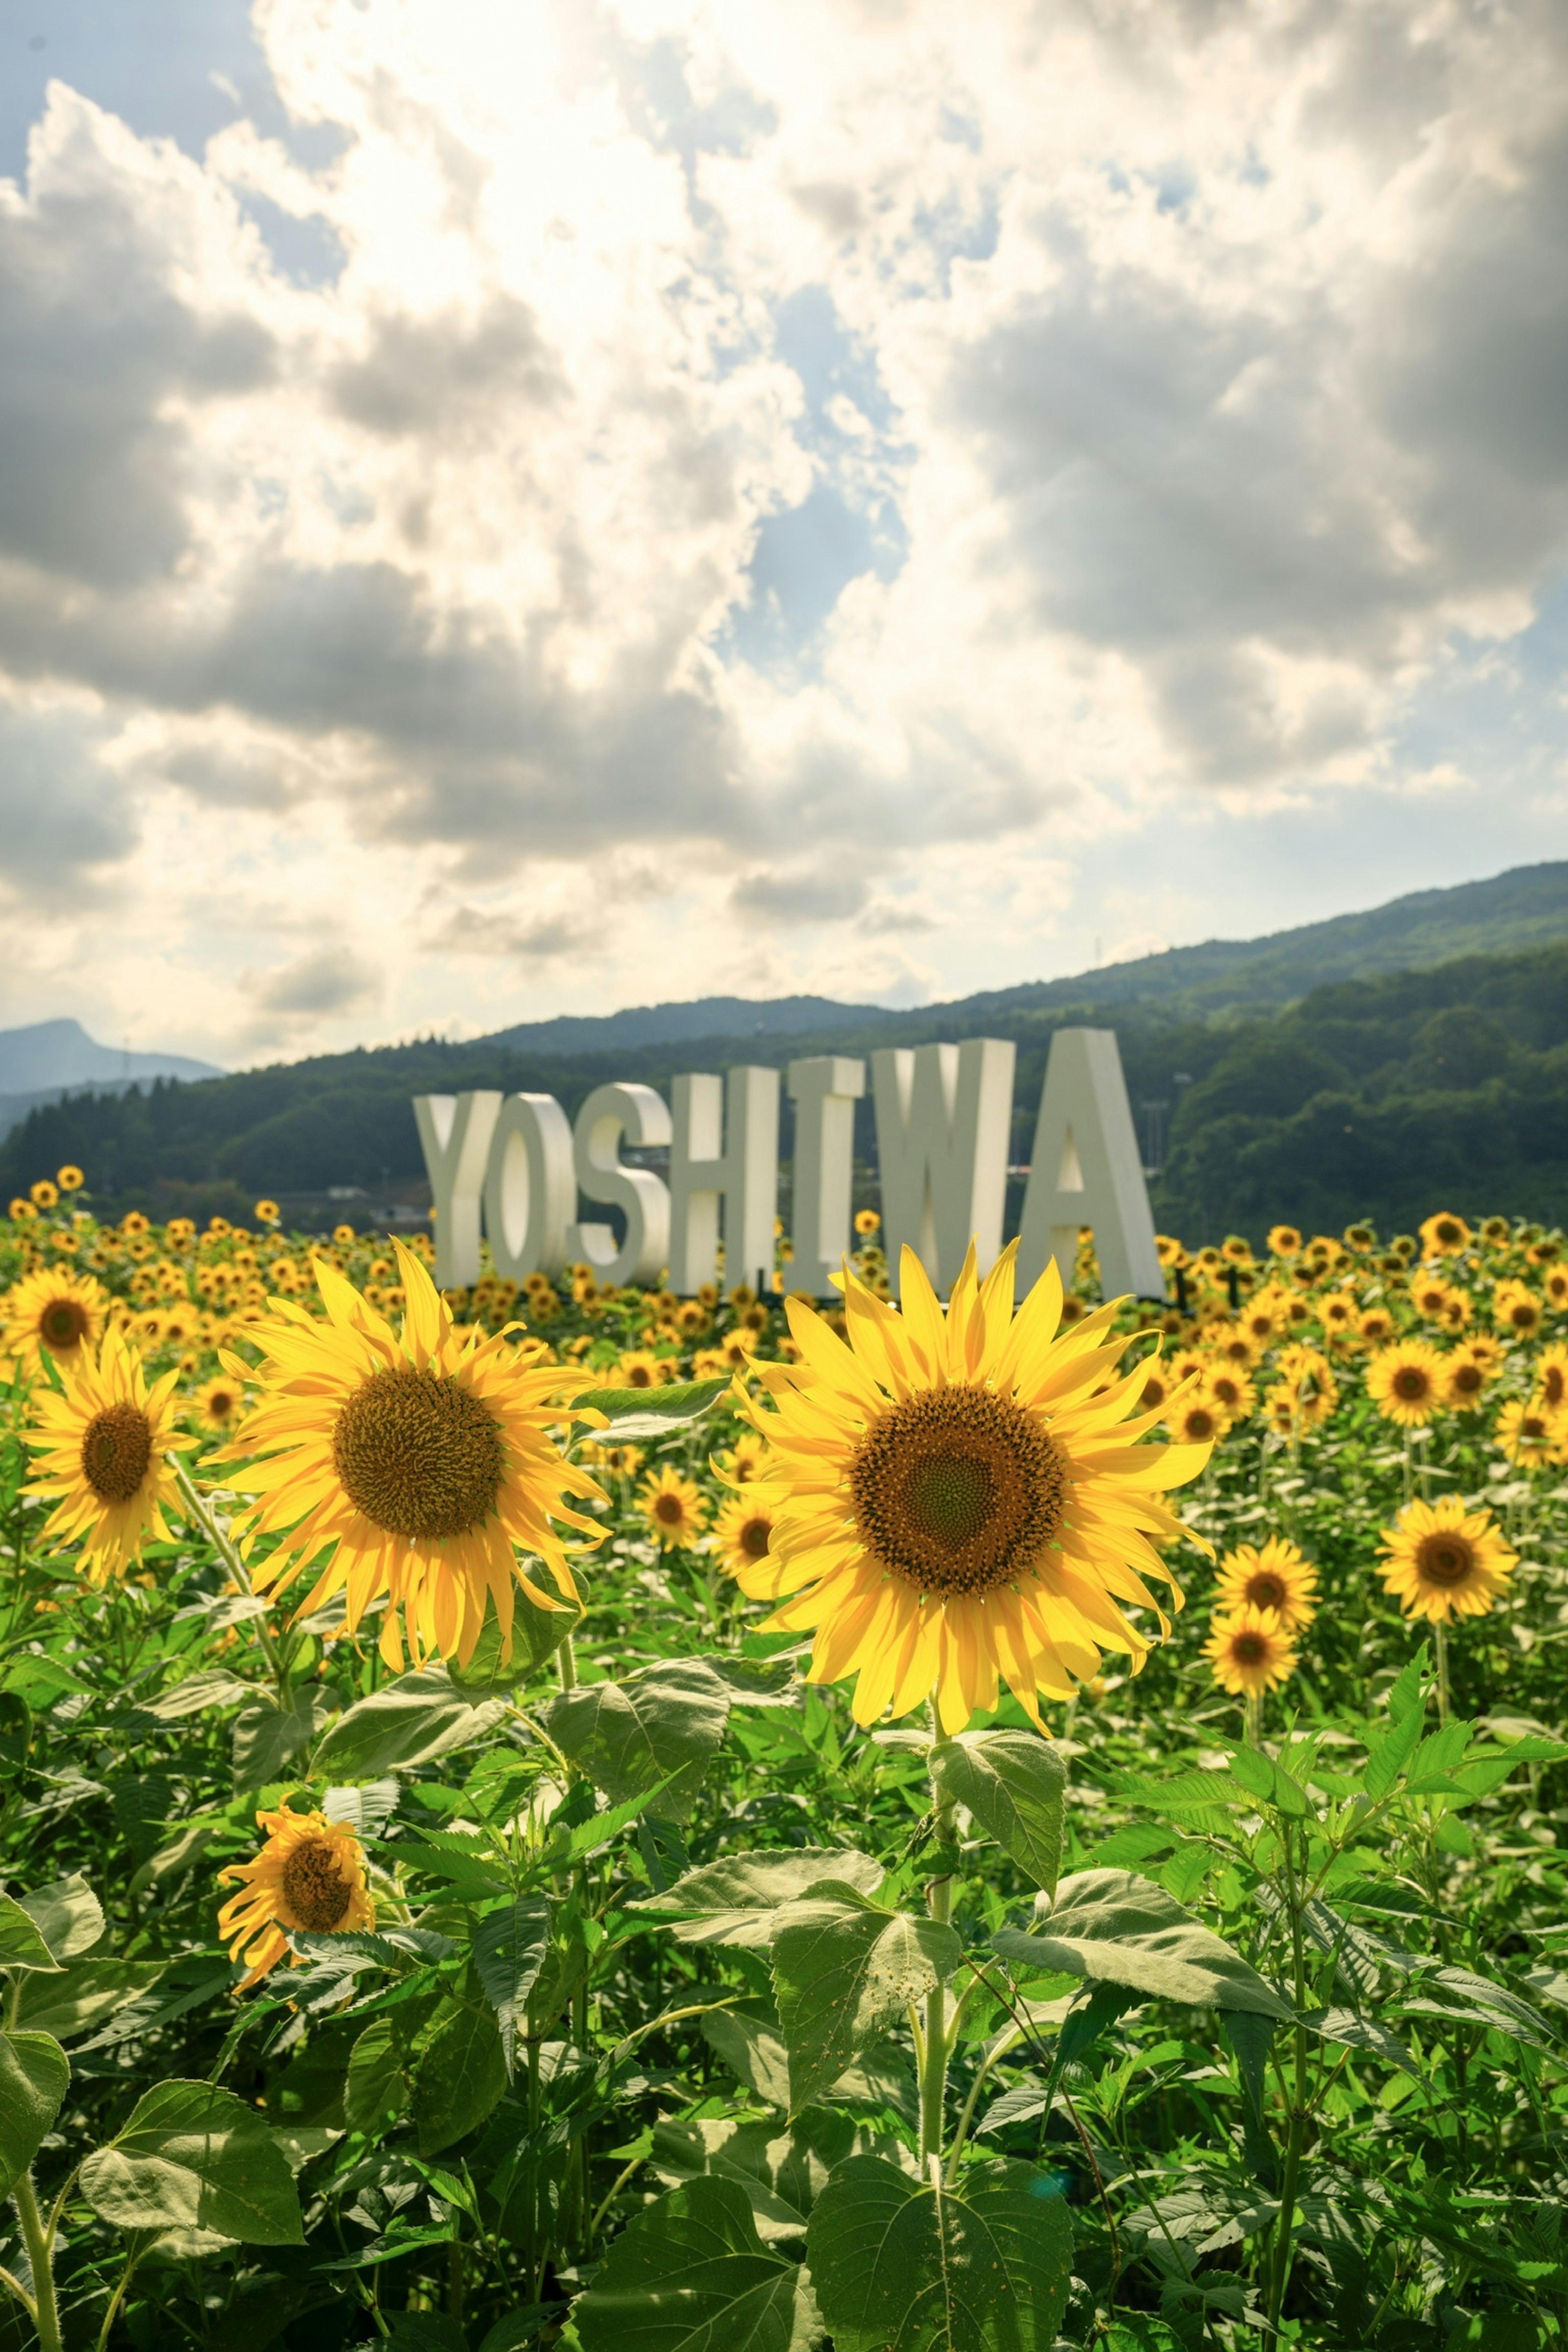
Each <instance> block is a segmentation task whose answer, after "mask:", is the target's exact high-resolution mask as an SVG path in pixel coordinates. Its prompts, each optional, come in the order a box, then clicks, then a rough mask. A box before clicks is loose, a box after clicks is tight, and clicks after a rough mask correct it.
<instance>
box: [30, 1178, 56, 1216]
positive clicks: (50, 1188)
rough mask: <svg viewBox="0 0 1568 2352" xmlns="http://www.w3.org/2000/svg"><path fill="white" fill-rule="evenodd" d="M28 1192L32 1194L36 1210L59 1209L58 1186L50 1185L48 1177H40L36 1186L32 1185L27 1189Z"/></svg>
mask: <svg viewBox="0 0 1568 2352" xmlns="http://www.w3.org/2000/svg"><path fill="white" fill-rule="evenodd" d="M27 1190H28V1192H30V1193H31V1194H32V1197H33V1205H34V1207H35V1208H38V1209H53V1208H56V1207H58V1203H59V1197H60V1196H59V1192H58V1189H57V1188H56V1186H54V1185H53V1184H51V1183H50V1181H49V1180H48V1178H47V1176H40V1177H39V1179H38V1181H37V1183H36V1184H30V1185H29V1186H28V1187H27Z"/></svg>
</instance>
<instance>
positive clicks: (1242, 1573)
mask: <svg viewBox="0 0 1568 2352" xmlns="http://www.w3.org/2000/svg"><path fill="white" fill-rule="evenodd" d="M1215 1608H1216V1609H1217V1610H1218V1611H1219V1612H1221V1614H1222V1615H1225V1616H1233V1615H1236V1614H1237V1613H1239V1612H1241V1611H1243V1610H1247V1609H1253V1610H1257V1611H1258V1612H1261V1613H1263V1614H1265V1615H1268V1616H1272V1617H1273V1618H1274V1619H1275V1620H1276V1622H1278V1624H1279V1630H1280V1632H1281V1633H1300V1632H1301V1630H1302V1629H1303V1627H1305V1626H1308V1625H1310V1623H1311V1622H1312V1620H1313V1618H1314V1617H1315V1616H1316V1615H1317V1613H1318V1571H1317V1570H1316V1569H1315V1568H1314V1567H1313V1566H1312V1564H1311V1562H1310V1560H1309V1559H1306V1558H1305V1557H1304V1555H1303V1554H1302V1553H1301V1552H1300V1550H1299V1549H1297V1547H1296V1546H1295V1545H1294V1544H1293V1543H1289V1542H1287V1540H1286V1538H1284V1537H1283V1536H1270V1537H1269V1538H1268V1542H1267V1543H1266V1544H1264V1545H1263V1547H1262V1548H1261V1549H1259V1548H1258V1546H1257V1545H1256V1544H1237V1547H1236V1549H1235V1550H1234V1551H1227V1552H1226V1555H1225V1558H1224V1559H1222V1560H1221V1561H1220V1564H1219V1580H1218V1582H1217V1584H1216V1585H1215Z"/></svg>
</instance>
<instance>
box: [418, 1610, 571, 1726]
mask: <svg viewBox="0 0 1568 2352" xmlns="http://www.w3.org/2000/svg"><path fill="white" fill-rule="evenodd" d="M583 1616H584V1612H583V1611H582V1610H581V1609H574V1608H571V1607H569V1606H568V1605H567V1604H566V1603H565V1602H563V1604H562V1606H561V1607H560V1608H559V1609H536V1608H535V1607H534V1604H533V1603H532V1601H530V1600H528V1599H527V1598H526V1597H525V1595H523V1594H522V1593H521V1592H520V1593H519V1594H518V1595H517V1597H516V1601H515V1603H514V1605H513V1608H512V1612H511V1650H510V1656H508V1657H506V1658H505V1659H503V1658H502V1656H501V1648H502V1644H501V1632H500V1619H499V1618H498V1617H497V1615H496V1612H495V1603H494V1602H493V1601H491V1602H490V1603H489V1604H488V1606H487V1607H486V1610H485V1622H484V1623H483V1625H482V1626H481V1627H480V1629H479V1640H478V1642H477V1643H475V1645H474V1654H473V1656H472V1657H471V1658H470V1659H469V1660H468V1664H467V1665H466V1666H465V1665H459V1664H458V1661H457V1660H456V1659H455V1658H454V1659H452V1660H451V1661H449V1663H448V1665H447V1672H448V1673H449V1674H450V1675H451V1677H452V1680H453V1682H454V1683H455V1684H456V1685H457V1687H458V1690H460V1691H462V1692H463V1693H464V1694H465V1696H467V1697H468V1698H469V1699H471V1700H473V1701H474V1702H475V1703H476V1704H478V1703H479V1701H480V1700H483V1699H487V1698H504V1697H505V1696H506V1695H507V1693H508V1692H509V1691H513V1690H516V1689H517V1688H518V1686H519V1685H520V1684H522V1683H525V1682H527V1680H528V1678H529V1676H530V1675H533V1674H537V1672H538V1671H539V1668H540V1667H541V1666H542V1665H543V1664H544V1663H545V1661H546V1659H547V1658H552V1657H553V1656H554V1655H555V1653H556V1651H557V1650H558V1649H559V1648H560V1647H561V1644H562V1643H563V1641H564V1640H565V1639H566V1636H567V1634H568V1633H575V1632H576V1630H577V1628H578V1626H579V1625H580V1624H581V1623H582V1622H583Z"/></svg>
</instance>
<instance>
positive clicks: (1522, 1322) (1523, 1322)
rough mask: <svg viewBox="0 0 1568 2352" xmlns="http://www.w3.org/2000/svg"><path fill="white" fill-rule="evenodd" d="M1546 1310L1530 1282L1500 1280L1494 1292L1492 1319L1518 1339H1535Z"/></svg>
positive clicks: (1501, 1329) (1502, 1329) (1500, 1328)
mask: <svg viewBox="0 0 1568 2352" xmlns="http://www.w3.org/2000/svg"><path fill="white" fill-rule="evenodd" d="M1544 1313H1545V1310H1544V1308H1543V1307H1542V1303H1541V1301H1540V1299H1539V1298H1538V1297H1536V1295H1535V1293H1534V1291H1533V1290H1531V1288H1530V1286H1529V1285H1528V1284H1526V1283H1522V1282H1500V1283H1499V1284H1498V1286H1497V1288H1496V1289H1495V1290H1494V1291H1493V1293H1492V1321H1493V1322H1494V1323H1495V1324H1496V1325H1497V1327H1498V1328H1499V1330H1500V1331H1507V1332H1509V1333H1510V1334H1511V1335H1512V1336H1513V1338H1515V1339H1533V1338H1534V1336H1535V1334H1536V1332H1537V1331H1539V1330H1540V1328H1541V1325H1542V1318H1543V1316H1544Z"/></svg>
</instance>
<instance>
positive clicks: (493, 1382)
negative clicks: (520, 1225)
mask: <svg viewBox="0 0 1568 2352" xmlns="http://www.w3.org/2000/svg"><path fill="white" fill-rule="evenodd" d="M394 1247H395V1249H396V1251H397V1254H398V1259H399V1264H400V1267H401V1271H402V1276H403V1288H404V1290H405V1295H406V1298H407V1312H406V1314H405V1317H404V1321H403V1328H402V1332H401V1334H398V1333H395V1332H394V1330H393V1329H392V1327H391V1326H390V1324H388V1323H387V1322H386V1321H385V1320H384V1318H382V1317H381V1316H380V1315H378V1314H377V1313H376V1312H375V1310H374V1307H370V1306H368V1305H367V1304H366V1302H365V1301H364V1299H363V1298H362V1297H360V1295H359V1293H358V1292H357V1291H356V1290H355V1289H354V1288H353V1286H352V1284H350V1283H349V1282H348V1281H347V1280H346V1279H345V1277H344V1276H342V1275H341V1274H339V1273H337V1272H336V1270H335V1269H334V1268H333V1267H331V1266H330V1265H326V1264H325V1262H324V1261H323V1260H321V1259H318V1260H317V1261H316V1262H315V1268H316V1282H317V1286H318V1288H319V1290H320V1292H321V1303H322V1305H323V1306H324V1307H325V1308H326V1311H327V1319H326V1320H325V1322H322V1321H321V1320H319V1319H318V1318H315V1317H313V1316H312V1315H310V1313H309V1312H308V1310H307V1309H306V1308H305V1307H302V1306H299V1305H297V1304H295V1302H294V1301H292V1300H290V1299H282V1298H280V1299H279V1300H278V1301H277V1302H276V1303H275V1306H274V1309H273V1312H272V1314H271V1316H270V1317H268V1318H266V1319H264V1320H262V1321H260V1322H258V1323H257V1324H255V1325H254V1326H252V1327H251V1328H249V1329H248V1330H247V1340H248V1341H249V1342H250V1343H251V1344H253V1345H254V1346H255V1347H257V1348H258V1349H259V1350H260V1351H261V1354H262V1356H263V1358H264V1359H265V1362H264V1366H263V1370H262V1373H261V1381H262V1393H261V1395H260V1397H259V1398H258V1402H256V1404H255V1405H253V1407H252V1408H251V1410H250V1412H248V1413H247V1415H246V1417H245V1420H244V1421H243V1422H242V1423H241V1424H240V1426H239V1428H238V1429H237V1432H236V1433H235V1438H234V1443H233V1444H231V1445H229V1446H226V1447H225V1448H224V1450H223V1452H222V1453H221V1454H218V1455H217V1456H216V1459H217V1460H219V1461H223V1462H243V1463H247V1464H248V1465H249V1467H248V1469H247V1470H246V1471H245V1472H244V1473H243V1474H242V1475H240V1476H238V1477H237V1478H236V1479H235V1480H234V1481H233V1483H234V1484H235V1485H236V1486H238V1487H239V1488H240V1489H241V1491H242V1492H245V1493H247V1494H250V1495H253V1496H256V1498H257V1499H256V1501H255V1502H254V1504H253V1505H252V1506H251V1507H250V1508H249V1510H248V1511H247V1512H245V1513H242V1514H241V1517H240V1521H239V1525H240V1526H241V1528H242V1529H243V1530H244V1533H245V1535H246V1538H247V1541H248V1540H253V1539H254V1538H256V1537H258V1536H263V1535H268V1536H271V1535H276V1536H277V1537H279V1542H278V1544H277V1547H276V1549H274V1550H273V1551H272V1552H271V1553H270V1554H269V1555H268V1557H267V1558H266V1559H260V1560H258V1562H256V1564H255V1565H254V1566H253V1569H252V1575H253V1578H254V1580H255V1582H256V1584H257V1586H258V1589H259V1590H262V1591H268V1590H270V1591H276V1592H282V1591H286V1590H287V1588H288V1587H289V1585H290V1584H292V1583H293V1582H294V1580H295V1579H296V1578H297V1577H298V1576H299V1575H300V1573H301V1572H302V1571H303V1570H305V1569H307V1568H310V1567H312V1566H316V1565H318V1564H319V1563H321V1561H322V1558H323V1555H325V1561H324V1565H320V1567H319V1573H318V1575H317V1578H316V1581H315V1583H314V1585H313V1586H312V1588H311V1591H310V1593H309V1595H308V1596H307V1598H306V1599H305V1600H304V1601H303V1602H301V1604H300V1614H301V1615H304V1616H309V1615H310V1613H311V1612H313V1611H315V1610H317V1609H320V1608H321V1605H322V1603H323V1602H324V1601H328V1600H329V1599H330V1598H331V1595H332V1594H333V1593H335V1592H338V1591H343V1592H345V1593H346V1595H347V1603H348V1613H347V1616H346V1619H345V1621H344V1622H345V1623H346V1626H347V1629H348V1631H349V1632H350V1633H353V1632H354V1631H355V1630H356V1629H357V1627H358V1625H359V1622H360V1620H361V1618H362V1617H363V1614H364V1612H365V1610H366V1609H367V1608H368V1606H369V1605H370V1603H371V1601H373V1600H374V1599H375V1598H376V1596H377V1595H378V1594H381V1593H385V1594H386V1596H387V1598H388V1601H389V1602H390V1604H391V1605H390V1606H389V1607H388V1609H387V1611H386V1612H385V1615H384V1619H383V1622H382V1633H381V1652H382V1655H383V1657H384V1659H385V1661H386V1663H387V1664H388V1665H390V1666H391V1667H392V1668H393V1669H394V1671H395V1672H397V1671H400V1670H401V1668H402V1666H403V1663H404V1642H405V1640H406V1642H407V1645H408V1648H409V1650H410V1651H411V1652H412V1654H413V1655H414V1658H415V1661H416V1664H417V1663H419V1662H422V1661H423V1659H424V1658H425V1656H426V1654H428V1653H430V1652H432V1651H434V1652H438V1653H439V1654H441V1655H442V1656H443V1657H451V1656H454V1655H455V1656H456V1657H457V1658H458V1661H459V1662H460V1663H466V1662H467V1661H468V1659H469V1658H470V1657H471V1656H472V1655H473V1652H474V1645H475V1643H477V1642H478V1640H479V1633H480V1629H481V1627H482V1625H483V1623H484V1617H485V1599H486V1595H487V1593H488V1594H489V1596H490V1597H491V1598H492V1599H493V1601H494V1603H495V1612H496V1619H497V1622H498V1623H499V1625H500V1633H501V1642H502V1649H503V1654H504V1655H510V1646H511V1617H512V1603H513V1600H514V1598H515V1592H516V1588H517V1587H518V1586H519V1585H521V1588H522V1591H523V1592H524V1593H525V1594H526V1595H527V1597H528V1599H529V1600H530V1601H531V1602H532V1603H533V1605H534V1606H535V1607H536V1608H539V1609H551V1608H555V1607H558V1606H559V1605H560V1604H559V1602H557V1601H552V1599H551V1598H550V1597H549V1596H548V1595H547V1594H546V1593H544V1592H542V1591H541V1590H540V1588H539V1586H538V1584H537V1583H535V1582H534V1580H532V1578H531V1576H529V1575H528V1574H527V1573H526V1571H525V1570H523V1569H522V1568H521V1567H520V1566H519V1564H518V1562H517V1560H516V1558H515V1556H514V1553H513V1549H512V1547H513V1546H514V1544H515V1545H519V1546H521V1548H522V1549H524V1550H526V1551H529V1552H531V1553H533V1554H535V1555H536V1556H537V1557H538V1559H541V1560H542V1561H543V1563H544V1564H545V1566H546V1567H547V1568H548V1569H549V1570H550V1574H551V1577H552V1580H553V1581H554V1583H555V1586H556V1589H557V1591H559V1592H560V1594H561V1595H562V1596H563V1599H564V1600H565V1601H567V1602H569V1603H575V1602H576V1601H577V1600H578V1598H579V1596H578V1592H577V1587H576V1584H575V1582H574V1579H573V1575H572V1570H571V1569H570V1567H569V1566H568V1564H567V1558H566V1550H565V1546H564V1543H563V1538H562V1537H561V1536H560V1534H559V1533H558V1532H557V1529H556V1527H555V1524H554V1522H555V1521H557V1520H560V1521H563V1522H564V1524H565V1525H567V1526H568V1527H572V1528H578V1529H580V1530H581V1532H582V1533H583V1534H584V1535H585V1536H587V1537H589V1538H591V1539H593V1540H595V1541H596V1540H598V1539H599V1537H600V1533H601V1531H600V1529H599V1528H596V1527H595V1525H594V1523H593V1521H592V1520H591V1519H586V1518H584V1517H582V1516H581V1515H580V1514H579V1513H577V1512H575V1511H573V1510H571V1509H569V1508H568V1507H567V1506H566V1504H565V1501H564V1497H565V1496H568V1495H573V1496H578V1497H579V1498H581V1499H584V1500H592V1501H602V1500H603V1499H604V1497H603V1496H602V1494H601V1492H600V1489H599V1488H598V1487H597V1486H595V1483H594V1481H593V1479H592V1478H590V1477H589V1476H588V1475H587V1474H586V1472H585V1471H583V1470H581V1469H578V1468H576V1467H575V1466H574V1465H573V1464H572V1463H570V1462H568V1461H567V1460H566V1458H565V1456H564V1455H563V1453H562V1452H561V1450H560V1448H559V1446H558V1445H557V1444H555V1442H554V1439H553V1438H552V1435H551V1433H550V1424H551V1423H559V1422H562V1421H566V1422H568V1423H569V1422H570V1421H571V1420H572V1418H573V1417H574V1416H573V1415H572V1413H571V1412H570V1411H569V1410H568V1409H567V1407H566V1406H564V1405H563V1403H562V1402H561V1400H562V1399H563V1398H570V1397H571V1396H574V1395H575V1394H576V1393H577V1391H579V1390H580V1389H582V1388H584V1387H585V1386H586V1385H587V1380H586V1376H585V1375H575V1376H574V1375H573V1374H570V1373H564V1374H563V1371H562V1370H561V1368H560V1367H559V1366H554V1365H545V1366H534V1365H527V1366H522V1365H520V1363H519V1361H518V1358H517V1355H516V1353H515V1351H514V1349H513V1348H512V1345H511V1342H510V1339H507V1338H506V1337H505V1336H504V1335H501V1334H498V1335H497V1336H496V1337H495V1338H493V1339H469V1340H468V1342H467V1344H466V1345H463V1346H461V1347H459V1345H458V1341H457V1339H456V1338H455V1336H454V1334H453V1331H452V1326H451V1320H450V1318H449V1317H448V1316H447V1310H446V1308H445V1307H443V1306H442V1304H441V1301H440V1298H439V1297H438V1295H437V1290H436V1286H435V1285H434V1283H433V1282H432V1281H431V1279H430V1276H429V1275H428V1273H427V1272H426V1268H425V1265H424V1262H423V1260H422V1259H421V1258H419V1257H417V1256H416V1255H415V1253H414V1252H413V1251H412V1250H410V1249H408V1248H406V1247H405V1245H404V1244H402V1243H401V1242H398V1243H395V1244H394ZM225 1370H227V1371H229V1372H230V1373H232V1374H233V1376H234V1377H235V1378H236V1379H239V1378H242V1377H248V1376H249V1375H247V1368H246V1367H245V1366H244V1365H243V1364H241V1363H239V1362H238V1361H237V1360H231V1361H228V1362H226V1365H225Z"/></svg>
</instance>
